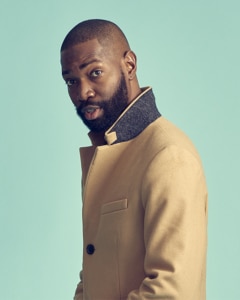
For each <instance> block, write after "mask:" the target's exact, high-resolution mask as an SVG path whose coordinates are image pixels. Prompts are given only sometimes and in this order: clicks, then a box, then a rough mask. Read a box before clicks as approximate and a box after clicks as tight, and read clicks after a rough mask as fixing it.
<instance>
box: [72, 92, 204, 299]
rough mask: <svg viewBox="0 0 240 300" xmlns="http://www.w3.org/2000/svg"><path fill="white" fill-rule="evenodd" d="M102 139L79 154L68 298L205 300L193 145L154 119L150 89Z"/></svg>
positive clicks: (200, 181)
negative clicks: (79, 224)
mask: <svg viewBox="0 0 240 300" xmlns="http://www.w3.org/2000/svg"><path fill="white" fill-rule="evenodd" d="M145 110H146V111H145ZM140 123H144V125H143V126H144V128H143V129H141V132H140V133H138V132H137V129H136V128H135V127H138V126H136V124H140ZM140 127H141V126H140ZM132 128H133V129H132ZM135 129H136V130H135ZM131 130H132V131H131ZM129 131H131V132H130V133H129ZM129 135H130V136H129ZM105 140H106V141H107V143H106V144H105V145H101V146H97V145H96V144H95V142H94V141H93V143H94V145H93V146H91V147H87V148H82V149H81V161H82V176H83V241H84V252H83V271H82V272H81V281H80V283H79V285H78V287H77V290H76V294H75V298H74V299H75V300H80V299H84V300H126V299H127V300H135V299H141V300H145V299H146V300H147V299H159V300H160V299H164V300H168V299H169V300H170V299H171V300H205V299H206V296H205V281H206V278H205V276H206V245H207V234H206V228H207V190H206V184H205V177H204V174H203V170H202V165H201V161H200V159H199V156H198V154H197V152H196V150H195V148H194V146H193V145H192V143H191V142H190V140H189V139H188V138H187V137H186V136H185V134H184V133H183V132H181V131H180V130H179V129H178V128H176V127H175V126H174V125H173V124H171V123H170V122H169V121H167V120H166V119H165V118H163V117H160V114H159V113H158V111H157V108H156V106H155V101H154V96H153V94H152V91H151V89H150V88H148V89H146V90H145V91H144V92H143V93H142V94H141V95H140V96H139V97H138V98H137V99H136V100H135V101H134V102H133V103H131V105H130V106H129V107H128V108H127V109H126V111H125V112H124V113H123V115H122V116H120V118H119V119H118V120H117V121H116V123H115V124H114V125H113V126H112V127H111V128H110V129H109V130H108V131H107V132H106V133H105Z"/></svg>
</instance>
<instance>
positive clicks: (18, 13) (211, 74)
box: [0, 0, 240, 300]
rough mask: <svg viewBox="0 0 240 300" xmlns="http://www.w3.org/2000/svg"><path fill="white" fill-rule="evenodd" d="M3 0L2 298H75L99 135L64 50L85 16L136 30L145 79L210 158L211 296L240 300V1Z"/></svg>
mask: <svg viewBox="0 0 240 300" xmlns="http://www.w3.org/2000/svg"><path fill="white" fill-rule="evenodd" d="M0 4H1V8H0V43H1V48H0V53H1V55H0V66H1V72H0V73H1V75H0V100H1V109H0V122H1V124H0V138H1V147H0V158H1V159H0V163H1V165H0V176H1V177H0V180H1V181H0V242H1V244H0V270H1V273H0V298H1V299H4V300H30V299H31V300H32V299H34V300H43V299H44V300H48V299H57V300H66V299H72V296H73V293H74V289H75V286H76V284H77V281H78V272H79V270H80V268H81V263H82V234H81V187H80V178H81V171H80V164H79V154H78V148H79V146H84V145H88V144H89V140H88V137H87V129H86V128H85V127H84V126H83V124H82V123H81V121H80V120H79V119H78V118H77V116H76V114H75V111H74V108H73V106H72V104H71V103H70V100H69V98H68V95H67V89H66V86H65V84H64V82H63V80H62V79H61V69H60V64H59V48H60V45H61V42H62V40H63V38H64V37H65V35H66V33H67V32H68V31H69V30H70V29H71V28H72V27H73V26H74V25H75V24H77V23H78V22H80V21H82V20H85V19H89V18H104V19H109V20H112V21H114V22H116V23H117V24H118V25H119V26H120V27H121V28H122V29H123V31H124V32H125V33H126V35H127V37H128V39H129V41H130V44H131V47H132V49H133V50H134V51H135V52H136V54H137V57H138V77H139V81H140V84H141V86H147V85H150V86H152V87H153V90H154V93H155V95H156V98H157V104H158V107H159V109H160V111H161V113H162V114H163V115H164V116H165V117H166V118H168V119H170V120H171V121H172V122H174V123H175V124H177V125H178V126H179V127H180V128H182V129H183V130H184V131H185V132H186V133H187V134H188V135H189V136H190V137H191V139H192V140H193V142H194V143H195V145H196V146H197V148H198V150H199V152H200V154H201V157H202V161H203V164H204V168H205V172H206V177H207V182H208V188H209V246H208V273H207V294H208V300H238V299H240V289H239V269H240V260H239V254H240V242H239V236H240V234H239V231H240V199H239V186H238V185H239V184H240V183H239V167H240V166H239V153H240V142H239V139H240V138H239V136H240V132H239V129H240V122H239V108H240V104H239V103H240V102H239V101H240V82H239V81H240V80H239V79H240V71H239V70H240V32H239V30H240V17H239V15H240V2H239V0H235V1H234V0H228V1H224V0H208V1H207V0H201V1H196V0H186V1H184V0H183V1H181V0H155V1H154V0H148V1H143V0H121V1H113V0H111V1H110V0H102V1H99V0H92V1H82V0H72V1H66V0H65V1H62V0H42V1H32V0H31V1H30V0H1V3H0ZM106 280H107V278H106ZM193 300H194V299H193Z"/></svg>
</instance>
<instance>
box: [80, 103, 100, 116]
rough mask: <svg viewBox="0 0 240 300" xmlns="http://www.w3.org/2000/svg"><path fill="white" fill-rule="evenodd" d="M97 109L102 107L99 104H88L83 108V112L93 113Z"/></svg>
mask: <svg viewBox="0 0 240 300" xmlns="http://www.w3.org/2000/svg"><path fill="white" fill-rule="evenodd" d="M96 109H100V107H99V106H98V105H87V106H85V107H83V108H82V109H81V112H82V113H83V114H85V113H93V112H94V111H95V110H96Z"/></svg>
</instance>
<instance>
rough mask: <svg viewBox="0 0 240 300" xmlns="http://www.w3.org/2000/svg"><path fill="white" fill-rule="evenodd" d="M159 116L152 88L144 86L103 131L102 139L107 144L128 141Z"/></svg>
mask: <svg viewBox="0 0 240 300" xmlns="http://www.w3.org/2000/svg"><path fill="white" fill-rule="evenodd" d="M160 116H161V114H160V112H159V111H158V109H157V106H156V103H155V97H154V94H153V92H152V89H151V88H150V87H148V88H144V89H142V93H141V94H140V95H139V96H138V97H137V98H136V99H135V100H133V101H132V102H131V103H130V104H129V106H128V107H127V108H126V109H125V110H124V112H123V113H122V114H121V115H120V116H119V118H118V119H117V120H116V122H115V123H114V124H113V125H112V126H111V127H110V128H109V129H108V130H107V131H106V132H105V136H104V139H105V141H106V142H107V144H108V145H112V144H116V143H121V142H126V141H129V140H131V139H133V138H135V137H136V136H137V135H139V134H140V133H141V132H142V131H143V130H144V129H145V128H146V127H147V126H148V125H149V124H151V123H152V122H153V121H155V120H156V119H157V118H159V117H160Z"/></svg>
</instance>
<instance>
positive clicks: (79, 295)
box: [73, 271, 83, 300]
mask: <svg viewBox="0 0 240 300" xmlns="http://www.w3.org/2000/svg"><path fill="white" fill-rule="evenodd" d="M79 276H80V282H79V283H78V285H77V288H76V291H75V295H74V298H73V300H83V281H82V271H81V272H80V274H79Z"/></svg>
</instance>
